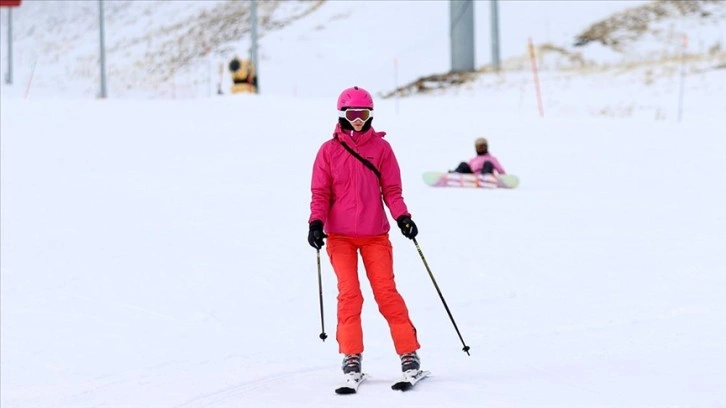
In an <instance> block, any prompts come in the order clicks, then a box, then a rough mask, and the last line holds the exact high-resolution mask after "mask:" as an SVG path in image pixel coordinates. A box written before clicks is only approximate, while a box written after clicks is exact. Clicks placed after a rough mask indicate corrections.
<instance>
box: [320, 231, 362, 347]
mask: <svg viewBox="0 0 726 408" xmlns="http://www.w3.org/2000/svg"><path fill="white" fill-rule="evenodd" d="M326 248H327V251H328V255H329V256H330V263H331V264H332V265H333V270H334V271H335V276H336V277H337V278H338V327H337V330H336V336H335V338H336V339H337V340H338V350H339V351H340V353H342V354H360V353H362V352H363V328H362V326H361V319H360V315H361V311H362V309H363V294H362V293H361V290H360V282H359V280H358V252H357V246H356V245H355V243H354V242H353V239H352V238H349V237H342V236H340V235H334V234H328V240H327V245H326Z"/></svg>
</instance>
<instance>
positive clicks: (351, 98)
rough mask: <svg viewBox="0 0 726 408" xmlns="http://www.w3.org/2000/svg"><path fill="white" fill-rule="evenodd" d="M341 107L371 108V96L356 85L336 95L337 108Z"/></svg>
mask: <svg viewBox="0 0 726 408" xmlns="http://www.w3.org/2000/svg"><path fill="white" fill-rule="evenodd" d="M343 108H368V109H373V97H372V96H371V94H369V93H368V91H366V90H365V89H363V88H360V87H357V86H354V87H352V88H348V89H346V90H344V91H343V92H341V93H340V96H339V97H338V110H343Z"/></svg>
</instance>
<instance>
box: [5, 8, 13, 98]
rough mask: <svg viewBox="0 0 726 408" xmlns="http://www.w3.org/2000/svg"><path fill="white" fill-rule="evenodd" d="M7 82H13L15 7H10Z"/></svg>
mask: <svg viewBox="0 0 726 408" xmlns="http://www.w3.org/2000/svg"><path fill="white" fill-rule="evenodd" d="M5 83H7V84H8V85H12V83H13V8H12V7H8V73H7V76H6V77H5Z"/></svg>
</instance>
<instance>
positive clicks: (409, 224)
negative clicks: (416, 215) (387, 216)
mask: <svg viewBox="0 0 726 408" xmlns="http://www.w3.org/2000/svg"><path fill="white" fill-rule="evenodd" d="M396 222H397V223H398V228H400V229H401V233H402V234H403V236H404V237H406V238H408V239H414V238H416V235H418V228H417V227H416V223H414V222H413V220H412V219H411V216H409V215H402V216H400V217H398V219H397V220H396Z"/></svg>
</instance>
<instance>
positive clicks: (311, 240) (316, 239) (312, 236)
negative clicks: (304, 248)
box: [308, 220, 328, 249]
mask: <svg viewBox="0 0 726 408" xmlns="http://www.w3.org/2000/svg"><path fill="white" fill-rule="evenodd" d="M327 237H328V236H327V235H325V233H324V232H323V222H322V221H320V220H315V221H313V222H311V223H310V231H309V232H308V244H310V246H311V247H313V248H315V249H320V248H322V247H323V245H325V242H324V241H323V238H327Z"/></svg>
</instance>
